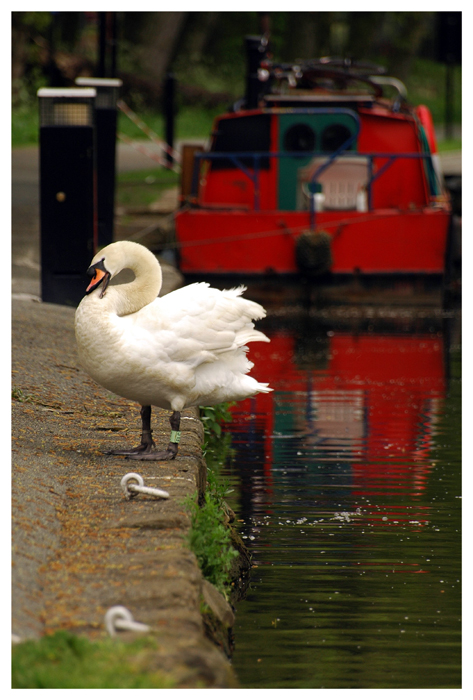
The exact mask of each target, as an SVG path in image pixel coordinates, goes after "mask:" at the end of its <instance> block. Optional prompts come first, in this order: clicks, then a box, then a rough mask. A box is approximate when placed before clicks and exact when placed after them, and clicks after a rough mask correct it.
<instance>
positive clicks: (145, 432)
mask: <svg viewBox="0 0 473 700" xmlns="http://www.w3.org/2000/svg"><path fill="white" fill-rule="evenodd" d="M152 434H153V431H152V430H151V406H142V407H141V442H140V444H139V445H138V446H137V447H129V448H128V449H125V450H109V451H108V452H106V453H105V454H108V455H122V456H124V457H129V456H131V455H136V454H138V455H140V454H147V453H148V452H153V450H155V449H156V445H155V443H154V440H153V438H152Z"/></svg>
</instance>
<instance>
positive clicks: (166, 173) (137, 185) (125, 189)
mask: <svg viewBox="0 0 473 700" xmlns="http://www.w3.org/2000/svg"><path fill="white" fill-rule="evenodd" d="M178 182H179V175H178V174H177V173H175V172H173V171H172V170H167V169H166V168H160V167H157V168H151V169H150V170H133V171H128V172H124V173H118V176H117V188H116V203H117V204H118V205H119V206H123V207H127V206H134V207H140V206H143V207H146V206H148V205H150V204H152V203H153V202H155V201H156V200H157V199H159V197H160V195H161V194H162V193H163V191H164V190H166V189H168V188H170V187H175V186H176V185H177V184H178Z"/></svg>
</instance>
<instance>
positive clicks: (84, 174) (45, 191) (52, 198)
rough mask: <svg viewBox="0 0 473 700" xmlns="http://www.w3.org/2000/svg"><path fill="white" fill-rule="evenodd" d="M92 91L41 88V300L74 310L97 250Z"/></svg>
mask: <svg viewBox="0 0 473 700" xmlns="http://www.w3.org/2000/svg"><path fill="white" fill-rule="evenodd" d="M95 95H96V93H95V90H94V89H93V88H85V89H81V88H41V89H40V90H38V98H39V107H40V129H39V132H40V133H39V151H40V229H41V295H42V299H43V301H46V302H51V303H53V304H65V305H69V306H77V304H78V303H79V302H80V300H81V299H82V297H83V296H84V284H85V281H86V278H85V274H84V273H85V271H86V270H87V267H88V265H89V263H90V260H91V258H92V256H93V255H94V252H95V250H96V248H97V229H96V207H95V205H96V195H95V146H94V139H95Z"/></svg>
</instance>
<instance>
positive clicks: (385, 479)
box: [232, 330, 446, 497]
mask: <svg viewBox="0 0 473 700" xmlns="http://www.w3.org/2000/svg"><path fill="white" fill-rule="evenodd" d="M265 332H267V334H268V336H269V337H270V338H271V343H269V344H262V343H261V344H258V345H257V346H256V345H254V346H253V347H252V349H251V354H250V357H251V359H252V360H253V361H254V362H255V368H254V370H253V371H252V374H253V375H254V376H256V378H257V379H258V380H259V381H265V382H269V384H270V386H272V387H273V389H274V391H273V392H272V393H271V394H260V395H258V396H257V397H255V398H253V399H248V400H246V401H245V402H241V403H240V404H238V406H236V407H235V408H234V409H233V416H234V420H233V424H232V432H233V433H234V434H238V435H239V436H240V437H239V439H240V440H247V442H252V443H253V444H255V440H254V438H255V436H257V437H258V439H257V442H258V443H259V458H258V461H259V465H258V466H259V467H260V468H261V467H262V474H263V475H264V481H265V485H266V487H269V488H270V485H271V481H272V478H273V477H274V473H273V472H274V465H275V464H279V465H280V464H281V461H280V460H281V459H285V460H286V464H287V466H288V468H290V467H291V464H290V454H291V453H290V450H289V452H288V450H287V449H286V451H285V454H284V455H281V453H280V451H279V445H280V444H281V440H279V439H278V438H281V437H288V438H290V439H291V440H292V444H293V448H292V449H293V456H294V459H298V460H299V461H300V460H301V458H304V455H307V459H310V462H311V463H320V462H338V463H340V462H343V463H345V464H346V463H347V462H349V463H350V464H351V472H352V478H351V489H350V491H351V493H352V494H353V495H356V494H362V495H364V496H371V495H374V494H379V493H381V492H382V493H384V494H385V493H386V492H387V491H390V492H391V493H395V492H396V491H398V492H399V493H401V492H402V493H403V494H405V495H406V494H409V495H410V496H411V497H412V496H414V497H415V496H418V495H420V494H421V493H422V492H423V490H424V489H425V486H426V481H427V478H428V474H429V471H430V469H431V461H430V453H431V448H432V444H433V437H434V435H435V427H436V422H437V420H438V416H439V408H440V403H441V401H442V399H443V397H444V395H445V389H446V379H445V357H444V342H443V337H442V334H441V333H440V332H439V333H429V332H421V333H413V334H409V335H402V334H399V333H393V332H386V333H374V332H371V331H369V330H367V331H362V332H357V333H353V332H346V331H330V330H329V331H324V332H323V336H321V335H320V333H319V337H318V338H317V339H315V338H314V337H313V336H311V335H310V334H308V335H306V336H304V335H299V337H298V336H297V335H293V334H292V333H291V332H290V331H287V330H273V331H271V330H269V331H265ZM261 445H262V446H263V449H262V448H261ZM262 451H263V452H264V454H261V452H262ZM255 466H256V465H255Z"/></svg>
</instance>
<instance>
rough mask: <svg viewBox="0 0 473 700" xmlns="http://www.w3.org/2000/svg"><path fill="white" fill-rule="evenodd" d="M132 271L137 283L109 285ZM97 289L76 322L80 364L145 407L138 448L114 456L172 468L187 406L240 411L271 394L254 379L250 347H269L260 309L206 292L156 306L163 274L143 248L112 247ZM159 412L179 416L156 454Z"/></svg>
mask: <svg viewBox="0 0 473 700" xmlns="http://www.w3.org/2000/svg"><path fill="white" fill-rule="evenodd" d="M126 268H130V269H131V270H132V271H133V272H134V274H135V279H134V280H133V281H132V282H129V283H127V284H121V285H118V284H117V285H115V286H113V285H110V286H109V281H110V280H111V279H112V277H114V276H115V275H117V274H118V273H119V272H120V271H121V270H124V269H126ZM87 274H88V275H89V276H90V277H92V280H91V282H90V284H89V286H88V287H87V290H86V296H85V297H84V299H83V300H82V301H81V303H80V304H79V306H78V308H77V311H76V316H75V332H76V340H77V347H78V351H79V359H80V362H81V364H82V366H83V367H84V369H85V370H86V371H87V372H88V373H89V374H90V376H91V377H92V378H93V379H94V380H95V381H96V382H98V383H99V384H101V385H102V386H104V387H105V388H106V389H109V390H110V391H113V392H114V393H115V394H118V395H120V396H124V397H125V398H127V399H131V400H132V401H136V402H138V403H139V404H140V405H141V419H142V434H141V443H140V445H138V447H135V448H131V449H129V450H114V451H112V452H111V453H110V454H123V455H127V456H128V457H130V458H132V459H153V460H157V459H174V457H175V456H176V454H177V450H178V443H179V439H180V432H179V426H180V411H182V410H183V409H184V408H187V407H189V406H198V405H208V406H210V405H214V404H218V403H221V402H223V401H238V400H240V399H244V398H247V397H248V396H253V395H254V394H256V393H258V392H268V391H272V389H270V388H269V387H268V385H267V384H261V383H259V382H257V381H256V380H255V379H254V378H253V377H250V376H249V375H248V374H247V373H248V372H249V370H250V369H251V368H252V366H253V363H252V362H250V361H249V360H248V359H247V357H246V352H247V350H248V348H247V347H245V346H246V344H247V343H249V342H252V341H265V342H269V339H268V338H267V337H266V336H265V335H263V333H261V332H260V331H257V330H255V329H254V325H253V323H252V320H256V319H260V318H263V317H264V316H265V315H266V313H265V310H264V309H263V307H262V306H260V305H259V304H256V303H255V302H253V301H248V300H246V299H242V298H241V296H240V295H241V294H242V292H244V291H245V287H238V288H237V289H231V290H228V291H220V290H218V289H213V288H212V287H210V286H209V285H208V284H207V283H203V282H199V283H196V284H191V285H189V286H187V287H183V288H182V289H178V290H176V291H174V292H171V293H170V294H167V295H166V296H164V297H159V298H158V293H159V291H160V289H161V282H162V274H161V267H160V265H159V262H158V261H157V259H156V258H155V256H154V255H153V254H152V253H151V252H150V251H149V250H148V249H147V248H145V247H144V246H142V245H140V244H139V243H133V242H131V241H120V242H117V243H112V244H111V245H108V246H106V247H105V248H103V249H102V250H101V251H100V252H98V253H97V255H96V256H95V257H94V258H93V260H92V263H91V265H90V267H89V269H88V271H87ZM151 406H159V407H161V408H165V409H170V410H172V411H173V413H172V416H171V418H170V423H171V439H170V442H169V445H168V447H167V449H166V450H164V451H161V452H158V451H156V449H155V444H154V442H153V439H152V436H151V434H152V431H151Z"/></svg>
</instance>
